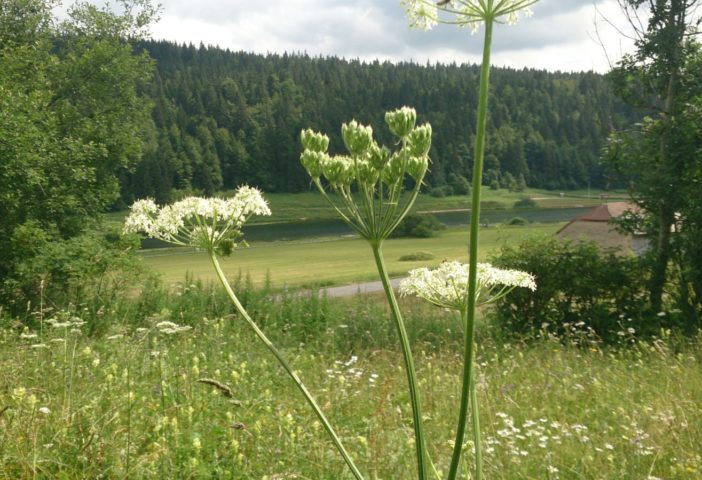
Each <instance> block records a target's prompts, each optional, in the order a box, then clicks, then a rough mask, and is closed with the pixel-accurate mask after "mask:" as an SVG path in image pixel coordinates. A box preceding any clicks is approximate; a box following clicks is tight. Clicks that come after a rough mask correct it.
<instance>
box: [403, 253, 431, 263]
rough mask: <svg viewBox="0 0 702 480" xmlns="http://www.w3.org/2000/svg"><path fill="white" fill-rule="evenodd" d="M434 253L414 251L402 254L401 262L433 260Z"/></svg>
mask: <svg viewBox="0 0 702 480" xmlns="http://www.w3.org/2000/svg"><path fill="white" fill-rule="evenodd" d="M433 259H434V254H433V253H431V252H414V253H408V254H406V255H402V256H401V257H400V261H401V262H418V261H420V260H433Z"/></svg>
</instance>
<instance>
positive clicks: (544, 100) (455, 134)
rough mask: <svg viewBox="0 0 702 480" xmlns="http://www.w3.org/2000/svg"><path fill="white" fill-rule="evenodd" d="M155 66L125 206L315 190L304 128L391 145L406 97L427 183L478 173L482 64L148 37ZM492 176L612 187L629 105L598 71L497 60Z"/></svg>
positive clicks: (555, 185)
mask: <svg viewBox="0 0 702 480" xmlns="http://www.w3.org/2000/svg"><path fill="white" fill-rule="evenodd" d="M141 47H142V48H143V49H145V50H146V51H148V53H149V54H150V55H151V57H152V58H154V60H155V61H156V73H155V75H154V78H153V81H151V82H150V84H149V86H148V92H147V93H148V96H149V97H151V99H152V101H153V104H154V105H153V107H154V108H153V124H152V126H151V127H150V128H146V129H145V135H146V137H147V147H146V153H145V155H144V156H143V158H142V159H141V161H140V163H139V164H138V165H137V167H136V168H135V169H133V170H132V171H130V172H126V171H125V172H123V174H122V178H121V182H122V202H120V203H122V204H123V205H124V204H129V203H130V202H131V201H133V200H134V199H136V198H141V197H145V196H150V197H153V198H155V199H156V200H157V201H159V202H166V201H169V200H171V199H172V198H174V196H177V195H178V192H179V191H180V192H183V193H184V192H190V191H195V192H202V193H204V194H208V195H210V194H212V193H214V192H216V191H218V190H221V189H231V188H233V187H235V186H237V185H239V184H242V183H248V184H251V185H256V186H258V187H260V188H262V189H264V190H265V191H267V192H298V191H303V190H307V189H308V188H309V178H308V176H307V175H306V173H305V172H304V170H303V169H302V167H301V166H300V164H299V161H298V157H299V152H300V146H299V138H298V135H299V132H300V130H301V129H302V128H304V127H308V126H309V127H312V128H314V129H317V130H320V131H324V132H326V133H328V134H329V135H330V136H331V139H332V149H334V150H336V151H340V150H341V138H340V132H339V125H340V124H341V123H342V122H345V121H348V120H350V119H352V118H355V119H356V120H358V121H360V122H363V123H368V124H371V125H373V126H374V127H375V129H376V133H377V135H378V137H379V139H380V140H381V141H383V142H388V141H390V140H391V139H390V134H389V132H387V131H386V130H387V129H386V128H385V127H384V124H383V114H384V112H385V111H386V110H390V109H392V108H396V107H399V106H402V105H406V104H407V105H411V106H413V107H415V108H416V109H417V111H418V113H419V121H420V122H425V121H426V122H430V123H431V124H432V126H433V127H434V132H435V134H434V139H433V144H432V145H433V146H432V151H431V159H432V165H431V170H430V173H429V175H428V177H427V183H428V185H429V186H430V187H436V186H442V185H445V184H451V183H452V182H457V181H462V178H460V177H463V178H466V179H468V180H470V177H471V172H472V158H471V157H472V151H471V148H470V145H472V144H473V138H472V136H473V134H474V125H475V118H474V116H475V107H476V104H477V91H478V74H479V68H478V67H477V66H475V65H455V64H454V65H440V64H439V65H417V64H412V63H400V64H392V63H389V62H383V63H381V62H377V61H376V62H373V63H364V62H360V61H357V60H352V61H347V60H343V59H339V58H334V57H332V58H312V57H309V56H306V55H287V54H286V55H274V54H270V55H266V56H263V55H258V54H252V53H244V52H230V51H228V50H222V49H219V48H212V47H210V48H208V47H205V46H203V45H200V47H199V48H198V47H195V46H193V45H188V46H186V45H176V44H174V43H170V42H165V41H147V42H144V43H142V44H141ZM492 81H493V90H492V96H491V99H490V102H491V106H490V108H491V113H490V118H489V127H488V128H489V138H488V142H489V148H488V150H487V151H488V152H489V153H488V155H487V157H486V164H485V177H484V183H485V184H494V183H495V182H497V183H498V184H499V185H500V186H503V187H509V186H510V185H515V184H521V185H524V184H526V185H528V186H530V187H541V188H548V189H574V188H578V187H586V186H588V185H590V186H592V187H600V188H606V187H608V186H611V185H609V182H608V179H607V178H606V176H605V175H604V173H603V168H602V167H601V165H600V157H601V150H602V147H603V145H604V143H605V140H606V138H607V136H608V134H609V133H610V132H611V131H612V130H616V129H621V128H622V127H623V126H625V125H628V124H631V123H632V121H634V120H635V114H634V112H633V110H632V109H631V108H630V107H628V106H626V105H624V104H623V103H622V102H621V101H619V100H618V99H617V98H616V97H615V96H614V95H613V94H612V93H611V91H610V88H609V86H608V83H607V81H606V80H605V78H604V77H603V76H601V75H598V74H595V73H550V72H546V71H539V70H530V69H524V70H515V69H511V68H494V69H493V73H492Z"/></svg>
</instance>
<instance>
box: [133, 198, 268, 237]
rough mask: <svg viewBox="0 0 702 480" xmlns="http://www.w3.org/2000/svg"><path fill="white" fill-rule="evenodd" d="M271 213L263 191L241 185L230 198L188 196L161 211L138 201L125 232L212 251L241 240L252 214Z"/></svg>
mask: <svg viewBox="0 0 702 480" xmlns="http://www.w3.org/2000/svg"><path fill="white" fill-rule="evenodd" d="M270 214H271V211H270V209H269V208H268V204H267V203H266V201H265V200H264V199H263V196H262V195H261V192H260V191H259V190H258V189H256V188H253V187H248V186H242V187H239V188H238V189H237V191H236V193H235V195H234V196H233V197H232V198H229V199H223V198H200V197H187V198H184V199H183V200H180V201H179V202H176V203H174V204H172V205H166V206H164V207H162V208H159V207H158V206H156V204H155V203H154V202H153V201H152V200H148V199H147V200H139V201H137V202H135V203H134V204H133V205H132V207H131V214H130V215H129V216H128V217H127V219H126V220H125V224H124V231H125V232H126V233H144V234H146V235H147V236H148V237H151V238H156V239H159V240H163V241H165V242H168V243H173V244H175V245H189V246H193V247H198V248H205V249H208V250H211V249H214V248H215V247H217V246H219V245H221V244H222V242H223V241H225V240H230V241H234V240H236V239H238V238H239V237H240V236H241V227H242V226H243V224H244V223H245V222H246V221H247V220H248V219H249V218H250V217H251V216H252V215H270ZM232 246H233V244H232Z"/></svg>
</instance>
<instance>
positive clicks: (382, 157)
mask: <svg viewBox="0 0 702 480" xmlns="http://www.w3.org/2000/svg"><path fill="white" fill-rule="evenodd" d="M388 160H390V150H389V149H388V148H387V147H380V146H378V144H377V143H375V142H373V145H372V146H371V148H370V151H369V152H368V161H369V162H370V164H371V165H373V167H374V168H375V169H376V170H378V171H381V170H382V169H383V167H384V166H385V165H386V164H387V163H388Z"/></svg>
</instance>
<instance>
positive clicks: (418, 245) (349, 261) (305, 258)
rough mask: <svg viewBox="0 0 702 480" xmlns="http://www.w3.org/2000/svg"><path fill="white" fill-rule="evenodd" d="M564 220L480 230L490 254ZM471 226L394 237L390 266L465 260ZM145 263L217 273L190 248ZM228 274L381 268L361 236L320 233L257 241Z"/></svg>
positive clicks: (167, 270) (300, 275)
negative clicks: (412, 257)
mask: <svg viewBox="0 0 702 480" xmlns="http://www.w3.org/2000/svg"><path fill="white" fill-rule="evenodd" d="M561 225H562V224H544V225H529V226H524V227H500V226H497V227H491V228H486V229H483V230H482V232H481V237H480V242H481V246H480V249H481V253H482V255H483V256H486V255H488V254H489V253H490V252H493V251H495V250H497V249H499V248H500V246H502V245H503V244H505V243H514V242H518V241H519V240H520V239H523V238H526V237H528V236H530V235H550V234H553V233H554V232H555V231H556V230H558V228H559V227H560V226H561ZM467 239H468V232H467V229H463V228H461V229H448V230H445V231H442V232H439V233H438V236H437V237H435V238H426V239H421V238H419V239H417V238H413V239H391V240H387V241H386V243H385V246H384V250H383V251H384V254H385V259H386V264H387V268H388V270H389V271H390V272H391V274H393V275H404V274H405V273H407V271H408V270H410V269H412V268H417V267H420V266H425V265H436V264H438V263H439V262H441V261H442V260H444V259H456V260H462V261H467V260H468V249H467ZM417 252H428V253H431V254H432V255H433V257H434V258H433V259H432V260H423V261H400V257H401V256H403V255H407V254H413V253H417ZM143 255H144V259H145V261H146V263H147V265H148V266H149V267H150V268H152V269H153V270H154V271H156V272H158V273H160V274H162V275H163V279H164V281H165V282H167V283H175V282H181V281H182V280H183V279H184V278H185V274H186V272H187V273H188V274H189V275H190V276H191V277H193V278H199V279H203V280H211V279H214V271H213V269H212V265H211V264H210V261H209V258H208V257H207V255H206V254H204V253H198V252H194V251H192V250H186V249H165V250H154V251H144V252H143ZM222 266H223V268H224V269H225V271H226V272H227V273H229V274H230V275H232V276H234V275H238V274H241V275H243V276H250V277H251V279H252V280H253V282H254V284H257V285H261V284H262V283H263V282H264V281H265V279H266V277H267V276H270V278H271V279H273V281H274V286H277V287H282V286H283V285H288V286H291V287H297V286H314V285H316V286H319V285H340V284H345V283H351V282H355V281H364V280H377V273H376V272H377V271H376V267H375V263H374V261H373V257H372V254H371V251H370V248H369V247H368V244H367V243H366V242H365V241H364V240H361V239H359V238H344V239H320V240H315V241H305V242H271V243H258V244H254V245H252V246H251V247H249V248H243V249H240V250H237V251H235V252H234V254H233V255H232V256H231V257H229V258H225V259H222Z"/></svg>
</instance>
